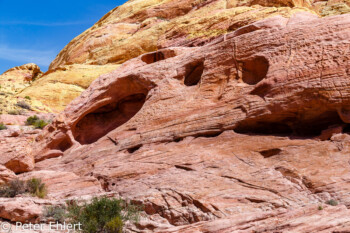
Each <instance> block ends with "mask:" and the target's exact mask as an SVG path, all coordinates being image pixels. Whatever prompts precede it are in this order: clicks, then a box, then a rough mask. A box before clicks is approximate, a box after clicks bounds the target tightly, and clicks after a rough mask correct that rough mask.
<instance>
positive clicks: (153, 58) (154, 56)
mask: <svg viewBox="0 0 350 233" xmlns="http://www.w3.org/2000/svg"><path fill="white" fill-rule="evenodd" d="M175 56H176V53H175V51H173V50H164V51H157V52H153V53H147V54H145V55H143V56H142V57H141V60H142V61H143V62H146V63H147V64H152V63H155V62H158V61H162V60H165V59H168V58H171V57H175Z"/></svg>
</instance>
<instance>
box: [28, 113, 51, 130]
mask: <svg viewBox="0 0 350 233" xmlns="http://www.w3.org/2000/svg"><path fill="white" fill-rule="evenodd" d="M26 125H32V126H34V127H35V128H36V129H43V128H44V127H45V126H47V125H48V122H46V121H45V120H42V119H40V118H39V117H38V116H37V115H34V116H31V117H28V118H27V121H26Z"/></svg>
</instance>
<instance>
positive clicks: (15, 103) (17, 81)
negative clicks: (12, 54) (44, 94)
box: [0, 63, 47, 115]
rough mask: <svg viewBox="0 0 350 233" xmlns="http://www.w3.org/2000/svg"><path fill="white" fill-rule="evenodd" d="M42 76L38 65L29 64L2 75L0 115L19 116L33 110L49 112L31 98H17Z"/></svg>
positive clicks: (0, 83) (0, 79)
mask: <svg viewBox="0 0 350 233" xmlns="http://www.w3.org/2000/svg"><path fill="white" fill-rule="evenodd" d="M42 74H43V73H42V72H41V70H40V68H39V67H38V66H37V65H35V64H33V63H29V64H26V65H22V66H18V67H14V68H12V69H9V70H8V71H6V72H5V73H3V74H2V75H0V86H1V89H0V114H6V113H11V114H16V115H19V114H23V113H25V112H27V111H28V110H31V109H34V110H38V111H47V108H46V107H45V106H43V105H42V104H40V102H38V101H35V100H32V99H31V97H30V96H23V97H17V94H18V93H20V92H21V91H23V90H24V89H25V88H26V87H29V86H30V84H31V83H32V82H33V81H34V80H38V79H40V77H41V76H42ZM21 103H22V104H21ZM23 103H25V104H23ZM34 105H36V108H34V107H33V106H34Z"/></svg>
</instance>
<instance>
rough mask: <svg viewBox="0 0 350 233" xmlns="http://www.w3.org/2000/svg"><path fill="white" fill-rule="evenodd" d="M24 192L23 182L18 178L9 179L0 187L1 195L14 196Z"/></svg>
mask: <svg viewBox="0 0 350 233" xmlns="http://www.w3.org/2000/svg"><path fill="white" fill-rule="evenodd" d="M25 192H26V186H25V182H24V181H22V180H19V179H15V180H11V181H10V182H9V183H7V184H4V185H2V186H1V187H0V196H1V197H15V196H17V195H19V194H22V193H25Z"/></svg>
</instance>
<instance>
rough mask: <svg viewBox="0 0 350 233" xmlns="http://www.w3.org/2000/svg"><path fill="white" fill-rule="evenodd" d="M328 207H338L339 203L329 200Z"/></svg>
mask: <svg viewBox="0 0 350 233" xmlns="http://www.w3.org/2000/svg"><path fill="white" fill-rule="evenodd" d="M326 203H327V204H328V205H331V206H337V205H338V202H337V201H336V200H334V199H331V200H328V201H327V202H326Z"/></svg>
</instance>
